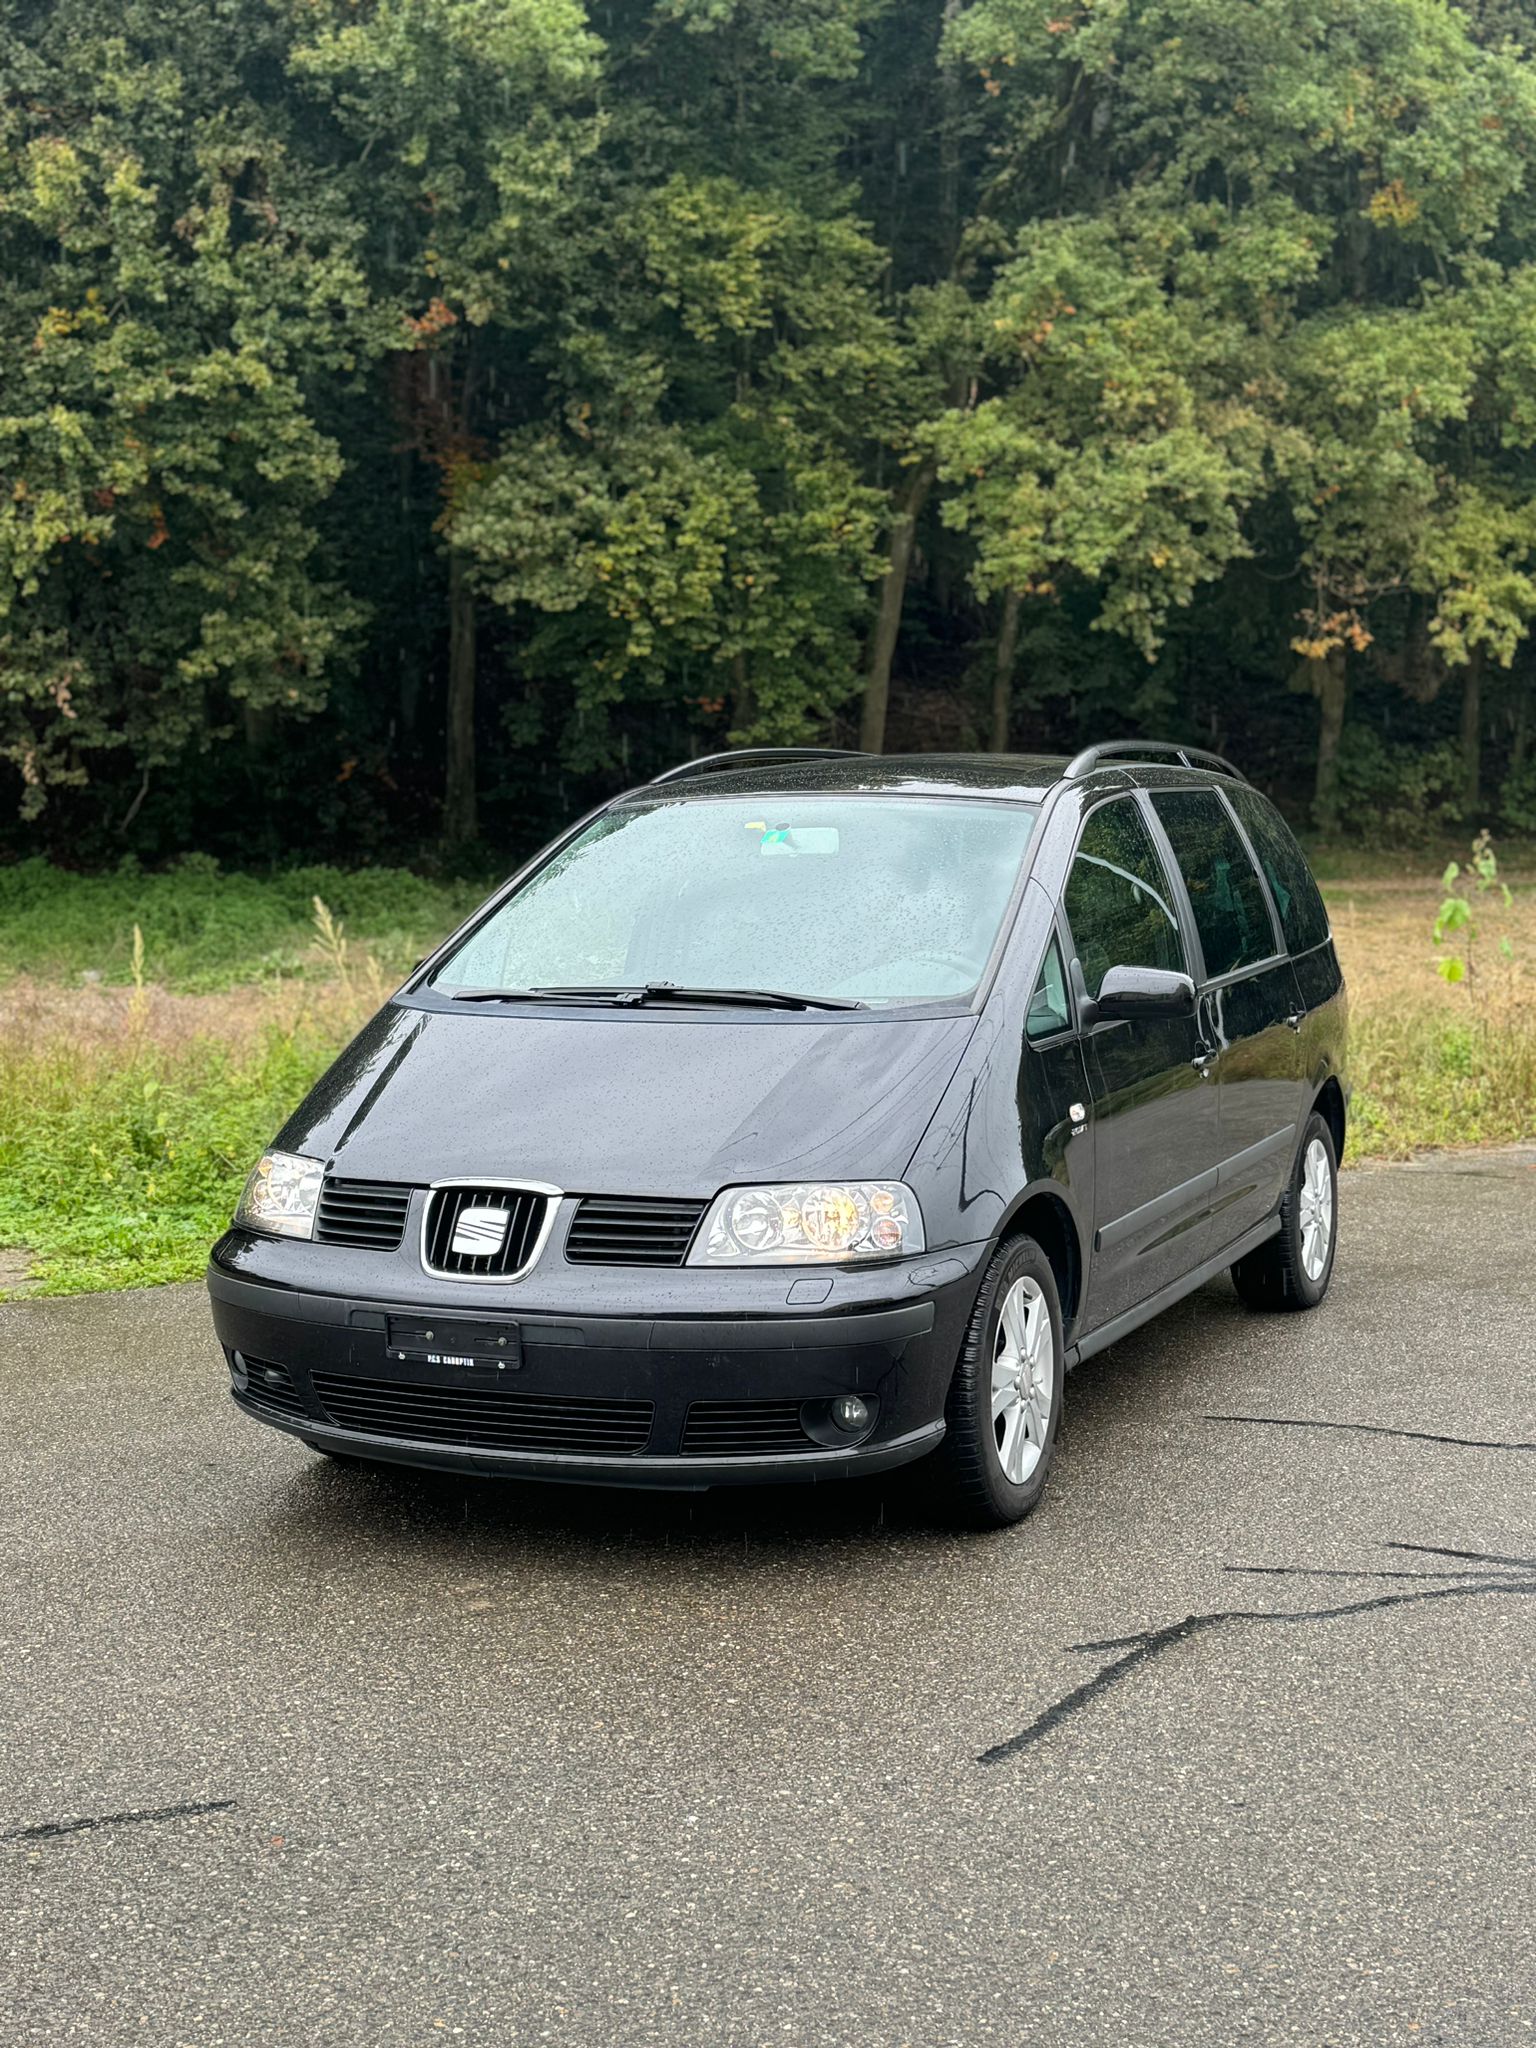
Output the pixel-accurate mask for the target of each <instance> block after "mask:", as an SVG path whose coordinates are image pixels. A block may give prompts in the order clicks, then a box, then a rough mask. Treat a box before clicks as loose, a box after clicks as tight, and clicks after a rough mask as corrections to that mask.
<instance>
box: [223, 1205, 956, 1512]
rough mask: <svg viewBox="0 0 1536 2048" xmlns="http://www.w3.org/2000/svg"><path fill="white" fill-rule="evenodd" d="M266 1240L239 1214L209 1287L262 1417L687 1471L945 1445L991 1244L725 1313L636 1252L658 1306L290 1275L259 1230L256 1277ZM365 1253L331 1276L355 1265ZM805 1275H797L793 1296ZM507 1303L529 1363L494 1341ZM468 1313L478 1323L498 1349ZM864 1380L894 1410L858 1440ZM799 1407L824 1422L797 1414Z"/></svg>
mask: <svg viewBox="0 0 1536 2048" xmlns="http://www.w3.org/2000/svg"><path fill="white" fill-rule="evenodd" d="M249 1249H250V1246H249V1240H248V1239H246V1240H243V1241H242V1240H241V1238H240V1237H239V1236H238V1234H237V1235H235V1236H232V1237H231V1238H229V1239H225V1240H221V1242H220V1244H219V1245H218V1246H216V1247H215V1250H214V1257H213V1260H212V1262H211V1263H210V1265H209V1268H208V1292H209V1296H210V1299H211V1301H212V1306H213V1320H214V1328H215V1330H216V1332H217V1334H218V1338H219V1342H220V1343H221V1345H222V1346H223V1348H224V1353H225V1358H226V1361H227V1362H229V1363H230V1364H231V1365H232V1366H234V1365H235V1364H236V1354H238V1355H239V1364H240V1366H241V1367H242V1370H241V1372H240V1373H239V1374H237V1376H236V1378H237V1382H238V1379H239V1378H244V1379H245V1381H246V1385H245V1386H244V1387H240V1386H239V1385H238V1383H237V1384H236V1386H235V1389H234V1393H233V1398H234V1400H235V1403H236V1405H237V1406H238V1407H239V1408H240V1409H241V1410H242V1411H243V1412H244V1413H245V1414H247V1415H249V1416H250V1417H252V1419H254V1420H257V1421H260V1422H264V1423H267V1424H268V1425H270V1426H271V1427H274V1428H277V1429H282V1430H286V1431H288V1432H290V1433H291V1434H293V1435H295V1436H299V1437H301V1438H303V1439H305V1440H306V1441H308V1442H311V1443H313V1444H317V1445H319V1446H322V1447H323V1448H325V1449H327V1450H332V1451H337V1452H340V1453H342V1454H345V1455H352V1456H356V1457H363V1458H368V1459H377V1460H380V1461H387V1462H395V1463H400V1464H407V1465H417V1466H423V1467H427V1468H433V1469H437V1470H444V1471H456V1472H477V1473H497V1474H502V1475H504V1476H515V1477H521V1478H528V1479H545V1480H576V1481H580V1482H584V1483H588V1484H592V1483H596V1484H604V1485H620V1486H651V1487H670V1488H682V1489H688V1490H694V1489H700V1488H704V1487H711V1486H720V1485H731V1484H736V1485H742V1484H764V1483H777V1482H779V1481H796V1482H806V1481H825V1480H828V1479H844V1478H849V1477H853V1476H855V1475H857V1474H862V1473H875V1472H882V1471H887V1470H890V1469H891V1468H892V1467H894V1466H897V1465H902V1464H906V1463H908V1462H909V1461H910V1460H912V1459H914V1458H919V1457H921V1456H923V1455H924V1453H926V1452H928V1451H930V1450H932V1449H933V1448H934V1446H935V1445H936V1444H937V1443H938V1442H939V1440H940V1438H941V1437H942V1435H943V1433H944V1420H943V1417H944V1402H945V1396H946V1393H947V1391H948V1386H949V1380H950V1376H951V1374H952V1372H953V1369H954V1363H955V1359H956V1357H957V1356H958V1353H959V1346H960V1341H961V1337H962V1334H963V1332H964V1328H965V1324H966V1321H967V1319H968V1317H969V1315H970V1311H971V1307H972V1305H973V1303H974V1300H975V1293H976V1287H977V1285H978V1284H979V1277H980V1262H981V1260H982V1259H983V1258H984V1256H985V1247H976V1248H974V1250H967V1251H965V1252H961V1253H954V1254H945V1255H943V1256H941V1257H933V1256H929V1257H928V1258H926V1259H924V1258H918V1259H914V1260H912V1261H909V1262H905V1263H903V1264H900V1265H897V1266H893V1267H888V1268H884V1269H882V1271H881V1272H880V1273H878V1274H875V1273H869V1274H865V1275H862V1276H860V1281H859V1284H858V1285H857V1287H856V1288H853V1289H847V1288H845V1289H843V1294H842V1298H841V1299H839V1300H838V1302H837V1303H836V1304H835V1305H833V1304H828V1305H827V1306H819V1305H818V1306H811V1307H807V1308H801V1309H797V1310H796V1311H795V1312H794V1313H791V1314H786V1313H785V1312H784V1309H783V1307H782V1306H780V1307H779V1308H778V1310H777V1312H766V1310H765V1306H764V1304H763V1303H762V1300H761V1296H760V1295H758V1297H757V1299H756V1301H755V1303H754V1307H753V1310H752V1311H751V1312H750V1313H736V1314H730V1313H723V1312H721V1307H720V1300H721V1285H720V1282H719V1280H718V1278H716V1279H715V1280H714V1281H713V1284H712V1285H711V1286H710V1287H709V1288H708V1290H707V1295H706V1299H707V1300H708V1303H709V1306H708V1309H707V1310H706V1309H704V1308H701V1310H700V1312H697V1313H680V1312H678V1311H679V1309H680V1307H681V1300H680V1294H679V1286H678V1281H679V1276H677V1275H674V1274H667V1275H665V1276H661V1275H658V1276H657V1279H658V1281H662V1282H663V1284H661V1285H657V1286H655V1287H654V1288H651V1289H649V1290H648V1287H647V1280H648V1276H647V1275H644V1274H641V1273H638V1272H635V1273H630V1274H627V1275H625V1276H624V1278H625V1279H626V1280H627V1281H628V1283H629V1285H628V1288H627V1289H626V1292H627V1293H628V1294H629V1296H630V1299H631V1303H632V1305H636V1306H638V1305H640V1304H642V1303H643V1302H644V1300H645V1296H646V1294H647V1292H648V1291H649V1292H651V1293H652V1294H653V1296H654V1297H657V1298H658V1300H657V1306H658V1310H659V1311H660V1312H657V1313H653V1314H646V1313H631V1314H625V1315H620V1314H616V1313H602V1314H594V1313H586V1312H578V1313H570V1312H563V1311H550V1310H544V1311H542V1312H541V1311H540V1309H538V1308H537V1307H535V1306H534V1305H533V1302H532V1300H531V1299H530V1297H529V1290H528V1285H527V1283H523V1285H522V1286H520V1287H519V1288H518V1289H517V1296H516V1298H512V1297H510V1296H509V1297H508V1298H506V1299H498V1300H496V1301H495V1302H494V1303H492V1302H490V1301H488V1300H487V1298H486V1296H485V1294H484V1293H483V1292H476V1291H474V1290H472V1289H465V1288H455V1287H454V1286H453V1285H452V1284H451V1283H443V1282H439V1283H438V1284H437V1287H436V1289H435V1290H434V1293H435V1296H436V1298H435V1299H434V1300H432V1301H431V1302H424V1301H423V1300H422V1299H421V1295H420V1292H419V1291H418V1289H417V1288H416V1287H414V1286H413V1287H412V1288H411V1289H410V1295H411V1298H410V1299H408V1300H399V1299H391V1298H383V1299H381V1298H379V1295H378V1294H377V1293H375V1292H373V1291H371V1290H370V1291H369V1293H367V1294H362V1295H359V1294H354V1293H350V1292H341V1291H338V1292H319V1291H317V1289H316V1288H315V1286H314V1284H313V1283H314V1280H315V1279H316V1278H318V1277H320V1276H319V1275H318V1274H317V1273H315V1272H314V1270H313V1267H312V1265H311V1264H310V1263H309V1262H307V1261H306V1263H305V1267H304V1277H305V1279H306V1281H308V1282H309V1284H307V1285H305V1286H302V1287H300V1286H293V1285H286V1284H283V1283H282V1282H281V1281H279V1280H277V1279H276V1277H275V1276H274V1275H273V1273H272V1270H271V1269H272V1267H273V1265H274V1264H276V1263H277V1262H278V1260H279V1259H280V1258H281V1251H280V1250H279V1248H277V1247H265V1246H264V1247H262V1248H261V1251H262V1255H261V1258H260V1264H261V1265H262V1266H263V1267H265V1268H266V1271H265V1273H264V1274H263V1277H261V1278H254V1277H252V1278H247V1277H244V1275H243V1274H242V1273H241V1272H237V1271H235V1270H233V1267H234V1265H235V1264H236V1262H238V1263H240V1264H241V1265H243V1266H244V1267H245V1268H246V1270H247V1271H249V1269H250V1266H251V1264H252V1263H254V1262H253V1261H252V1260H251V1259H250V1258H249V1257H248V1256H247V1254H248V1252H249ZM306 1249H308V1248H306ZM347 1257H348V1255H347V1254H345V1253H341V1254H337V1255H336V1263H335V1266H334V1267H333V1269H332V1272H330V1273H327V1275H326V1276H325V1277H326V1278H328V1279H330V1278H333V1277H334V1278H336V1279H341V1278H346V1277H350V1276H349V1275H348V1274H347V1270H346V1263H345V1262H346V1260H347ZM364 1257H365V1258H366V1255H364ZM369 1263H371V1261H370V1262H369ZM370 1277H372V1276H371V1275H370ZM792 1279H793V1275H784V1276H782V1278H781V1279H780V1280H779V1281H778V1285H779V1286H780V1288H781V1292H780V1294H779V1301H780V1303H781V1304H782V1303H783V1301H784V1295H783V1292H782V1288H783V1287H784V1286H786V1285H787V1284H788V1283H789V1282H790V1281H791V1280H792ZM611 1305H612V1304H610V1303H608V1302H605V1304H604V1307H605V1309H607V1308H609V1307H610V1306H611ZM829 1310H830V1311H831V1312H829ZM425 1323H429V1324H430V1327H431V1330H432V1332H433V1342H434V1344H435V1345H437V1346H440V1347H441V1350H440V1352H437V1353H435V1354H433V1362H432V1363H428V1362H426V1360H425V1359H424V1358H423V1357H422V1356H421V1355H420V1353H419V1352H418V1353H417V1355H415V1356H407V1357H401V1356H399V1355H398V1353H399V1351H400V1348H401V1344H400V1339H401V1333H402V1330H403V1329H404V1328H405V1327H406V1326H407V1324H409V1325H410V1326H411V1327H412V1328H413V1329H415V1330H416V1331H417V1332H418V1333H419V1332H420V1331H421V1329H422V1327H423V1325H424V1324H425ZM502 1323H504V1324H505V1325H506V1327H507V1328H508V1329H510V1330H512V1331H513V1332H514V1333H515V1334H514V1335H513V1337H512V1340H511V1341H512V1345H513V1351H512V1352H511V1353H510V1354H509V1355H508V1356H509V1358H510V1359H511V1360H512V1361H514V1362H511V1363H508V1362H506V1361H504V1360H502V1359H501V1358H500V1357H499V1356H498V1354H497V1353H496V1352H495V1350H494V1349H492V1350H490V1351H486V1350H485V1348H484V1347H485V1345H486V1344H487V1343H490V1344H491V1345H494V1343H495V1341H496V1340H495V1339H494V1337H493V1336H492V1337H487V1335H486V1333H487V1331H494V1330H495V1329H496V1328H498V1327H500V1326H501V1324H502ZM456 1329H458V1330H461V1331H465V1330H470V1329H473V1330H474V1331H475V1332H476V1333H477V1339H478V1342H479V1345H480V1350H479V1353H478V1355H467V1354H468V1353H469V1352H470V1349H471V1347H470V1346H469V1343H468V1340H467V1339H466V1340H463V1341H462V1342H461V1341H460V1340H458V1339H456V1338H455V1335H454V1332H455V1330H456ZM272 1375H276V1377H275V1378H273V1377H270V1376H272ZM851 1393H856V1394H859V1395H861V1396H862V1397H863V1398H864V1399H865V1400H866V1401H867V1402H868V1403H869V1404H870V1405H871V1407H872V1408H873V1410H874V1421H873V1424H872V1426H871V1427H870V1428H869V1430H868V1431H867V1433H866V1434H865V1435H864V1436H863V1437H862V1438H859V1439H856V1440H850V1442H849V1443H848V1444H847V1446H846V1447H844V1446H842V1445H840V1444H839V1443H838V1441H837V1439H836V1435H835V1432H832V1431H830V1430H827V1429H825V1428H823V1427H822V1426H821V1424H820V1421H819V1418H820V1416H821V1415H822V1414H823V1413H824V1411H825V1405H826V1404H827V1403H829V1402H830V1401H831V1400H832V1399H833V1398H835V1397H836V1396H838V1395H841V1394H851ZM796 1415H799V1416H801V1417H809V1418H811V1420H810V1421H809V1422H806V1421H802V1422H801V1424H800V1426H799V1428H798V1430H797V1428H796V1425H795V1422H794V1419H793V1418H794V1417H795V1416H796ZM700 1417H706V1418H707V1421H705V1422H701V1421H700V1420H699V1418H700ZM812 1431H815V1434H814V1435H813V1434H812ZM790 1439H793V1441H790Z"/></svg>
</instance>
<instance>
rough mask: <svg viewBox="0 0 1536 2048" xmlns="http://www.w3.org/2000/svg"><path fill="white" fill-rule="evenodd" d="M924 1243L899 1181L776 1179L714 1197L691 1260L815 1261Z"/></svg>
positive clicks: (899, 1253)
mask: <svg viewBox="0 0 1536 2048" xmlns="http://www.w3.org/2000/svg"><path fill="white" fill-rule="evenodd" d="M922 1249H923V1219H922V1214H921V1212H920V1211H919V1209H918V1206H917V1198H916V1197H915V1196H914V1195H913V1193H912V1190H911V1189H910V1188H908V1187H903V1185H902V1184H901V1182H900V1181H897V1180H839V1181H778V1182H775V1183H773V1184H771V1185H769V1186H767V1187H753V1188H727V1189H725V1191H724V1193H722V1194H719V1195H717V1196H716V1197H715V1199H714V1202H713V1203H712V1204H711V1206H710V1210H709V1213H708V1215H707V1216H706V1217H705V1218H704V1225H703V1228H702V1229H701V1230H700V1232H699V1234H698V1236H697V1237H696V1238H695V1239H694V1244H693V1250H692V1251H691V1252H690V1253H689V1255H688V1263H689V1265H691V1266H813V1265H821V1264H823V1263H824V1262H826V1261H828V1260H849V1259H897V1258H901V1257H903V1256H904V1255H905V1254H906V1253H908V1252H920V1251H921V1250H922Z"/></svg>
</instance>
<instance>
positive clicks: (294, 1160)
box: [235, 1152, 325, 1237]
mask: <svg viewBox="0 0 1536 2048" xmlns="http://www.w3.org/2000/svg"><path fill="white" fill-rule="evenodd" d="M324 1173H325V1162H324V1160H322V1159H306V1158H304V1157H303V1155H302V1154H301V1153H297V1152H263V1153H262V1155H261V1157H260V1158H259V1159H258V1160H257V1162H256V1165H255V1167H254V1168H253V1170H252V1173H251V1177H250V1179H249V1180H248V1181H247V1182H246V1184H245V1192H244V1193H243V1194H242V1195H241V1197H240V1206H239V1207H238V1208H237V1209H236V1211H235V1223H236V1225H237V1226H238V1227H239V1228H241V1229H244V1230H265V1231H268V1232H269V1233H270V1234H271V1235H272V1236H274V1237H312V1236H313V1235H314V1229H315V1210H316V1207H317V1206H318V1204H319V1201H320V1182H321V1179H322V1178H323V1176H324Z"/></svg>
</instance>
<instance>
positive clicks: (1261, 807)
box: [1227, 789, 1328, 953]
mask: <svg viewBox="0 0 1536 2048" xmlns="http://www.w3.org/2000/svg"><path fill="white" fill-rule="evenodd" d="M1227 794H1228V795H1229V796H1230V797H1231V799H1232V808H1233V810H1235V811H1236V812H1237V815H1238V817H1239V818H1241V819H1242V821H1243V830H1244V831H1245V832H1246V833H1247V834H1248V837H1249V838H1250V839H1251V840H1252V841H1253V850H1254V852H1255V853H1256V854H1257V855H1258V856H1259V865H1260V866H1261V867H1262V868H1263V870H1264V873H1265V875H1266V876H1267V877H1268V880H1269V888H1270V894H1271V895H1272V896H1273V897H1274V899H1275V908H1276V909H1277V910H1278V911H1279V913H1280V927H1281V929H1282V931H1284V933H1285V943H1286V945H1287V946H1288V947H1289V948H1290V950H1291V951H1292V952H1293V953H1310V952H1311V950H1312V948H1313V947H1314V946H1320V945H1322V943H1323V941H1324V940H1325V939H1326V938H1327V937H1328V913H1327V911H1326V910H1325V909H1324V908H1323V899H1322V897H1321V895H1320V894H1319V893H1318V887H1317V884H1316V882H1314V881H1313V879H1312V870H1311V869H1310V868H1309V867H1308V866H1307V857H1306V855H1305V854H1304V853H1303V852H1302V850H1301V848H1300V847H1299V846H1298V845H1297V844H1296V841H1295V840H1294V839H1293V838H1292V837H1291V828H1290V827H1289V825H1287V824H1286V822H1285V820H1284V818H1282V817H1281V815H1280V813H1279V812H1278V811H1277V810H1276V809H1275V807H1274V805H1273V804H1272V803H1271V802H1270V801H1269V798H1268V797H1264V796H1260V795H1259V792H1258V791H1257V790H1256V789H1233V790H1229V791H1228V792H1227Z"/></svg>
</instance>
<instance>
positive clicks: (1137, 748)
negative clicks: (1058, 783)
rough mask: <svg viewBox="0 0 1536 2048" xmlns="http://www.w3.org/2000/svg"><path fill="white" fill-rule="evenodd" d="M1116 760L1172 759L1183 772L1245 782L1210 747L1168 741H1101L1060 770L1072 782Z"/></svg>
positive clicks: (1085, 749) (1244, 779) (1075, 756)
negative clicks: (1205, 771) (1211, 772)
mask: <svg viewBox="0 0 1536 2048" xmlns="http://www.w3.org/2000/svg"><path fill="white" fill-rule="evenodd" d="M1116 756H1119V757H1120V758H1121V759H1125V760H1131V761H1161V760H1166V759H1170V758H1171V759H1172V760H1174V761H1177V762H1178V763H1179V764H1180V766H1182V767H1185V768H1215V769H1216V770H1217V771H1218V772H1219V773H1220V774H1222V775H1230V776H1231V777H1232V780H1233V781H1234V782H1246V781H1247V780H1248V778H1247V776H1246V775H1245V774H1244V773H1243V771H1242V769H1241V768H1234V767H1233V765H1232V763H1231V762H1230V761H1229V760H1227V759H1226V757H1225V756H1224V755H1222V754H1213V753H1212V752H1211V750H1210V748H1209V747H1181V746H1176V745H1175V744H1174V743H1173V742H1172V741H1170V740H1101V741H1100V742H1099V744H1098V745H1097V746H1096V747H1084V748H1083V750H1082V752H1081V753H1080V754H1074V755H1073V756H1072V758H1071V760H1070V761H1069V762H1068V763H1067V765H1066V767H1065V768H1064V769H1063V770H1062V773H1063V776H1064V777H1065V779H1066V780H1067V781H1068V782H1074V781H1076V779H1077V778H1078V776H1080V775H1089V774H1091V773H1092V771H1093V770H1094V769H1095V768H1102V767H1105V766H1106V765H1107V764H1108V763H1109V762H1110V761H1111V760H1112V759H1113V758H1114V757H1116Z"/></svg>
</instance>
